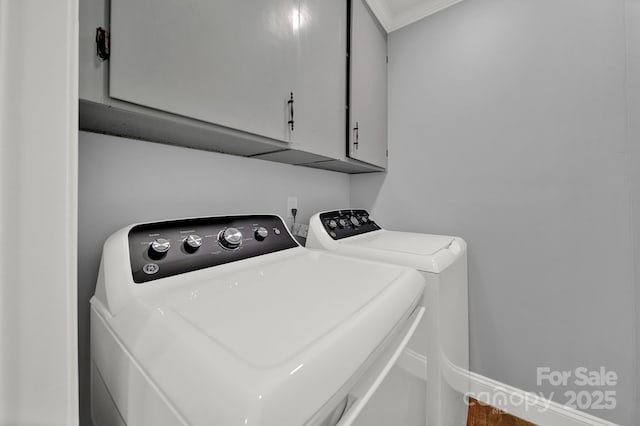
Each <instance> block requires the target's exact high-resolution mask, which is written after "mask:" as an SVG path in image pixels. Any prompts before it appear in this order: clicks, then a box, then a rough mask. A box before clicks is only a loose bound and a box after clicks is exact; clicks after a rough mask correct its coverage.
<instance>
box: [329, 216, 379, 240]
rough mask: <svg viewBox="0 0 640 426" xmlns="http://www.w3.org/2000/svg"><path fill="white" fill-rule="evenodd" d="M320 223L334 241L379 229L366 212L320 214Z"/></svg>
mask: <svg viewBox="0 0 640 426" xmlns="http://www.w3.org/2000/svg"><path fill="white" fill-rule="evenodd" d="M320 222H322V226H324V229H325V230H326V231H327V234H329V236H330V237H331V238H333V239H334V240H340V239H342V238H347V237H353V236H354V235H360V234H365V233H367V232H371V231H377V230H378V229H381V228H380V227H379V226H378V225H376V223H375V222H374V221H373V220H371V217H369V213H368V212H367V211H366V210H336V211H333V212H326V213H321V214H320Z"/></svg>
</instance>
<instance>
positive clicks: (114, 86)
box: [80, 0, 386, 173]
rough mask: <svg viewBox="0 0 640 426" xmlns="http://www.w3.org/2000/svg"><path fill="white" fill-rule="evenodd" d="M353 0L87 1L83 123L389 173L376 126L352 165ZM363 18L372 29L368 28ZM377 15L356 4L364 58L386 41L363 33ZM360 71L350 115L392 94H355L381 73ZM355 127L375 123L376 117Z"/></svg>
mask: <svg viewBox="0 0 640 426" xmlns="http://www.w3.org/2000/svg"><path fill="white" fill-rule="evenodd" d="M351 1H354V3H359V1H358V2H356V1H355V0H262V1H250V0H215V1H212V0H181V1H177V0H83V1H82V2H81V3H80V128H81V129H82V130H87V131H94V132H100V133H107V134H113V135H117V136H126V137H132V138H138V139H143V140H149V141H156V142H161V143H167V144H172V145H179V146H186V147H190V148H197V149H205V150H212V151H219V152H225V153H229V154H235V155H243V156H251V157H256V158H262V159H266V160H272V161H279V162H285V163H290V164H297V165H305V166H310V167H317V168H324V169H329V170H336V171H341V172H348V173H360V172H369V171H380V170H382V168H381V167H379V165H380V164H383V163H381V162H380V161H377V160H372V159H370V158H369V156H368V155H360V153H361V152H362V153H364V151H366V150H367V149H366V148H365V149H364V151H363V150H362V147H363V145H364V144H363V133H362V132H363V131H364V134H367V133H368V132H369V130H361V131H360V132H361V133H360V143H359V146H360V152H355V153H353V155H351V158H349V149H348V148H347V146H346V145H347V144H348V143H349V142H350V141H348V140H347V139H348V138H347V134H349V131H348V129H349V127H350V126H349V124H348V118H347V105H348V92H349V89H348V84H347V83H348V81H347V70H348V65H349V64H348V57H347V44H348V41H349V34H350V33H349V25H350V23H349V12H348V11H349V9H350V7H351V3H350V2H351ZM357 7H360V8H361V9H362V10H359V9H357ZM362 11H365V12H366V13H364V14H363V13H362ZM363 18H364V19H366V20H368V21H370V22H366V23H364V24H363V25H361V24H360V23H359V21H360V20H361V19H363ZM371 19H372V17H371V16H370V15H368V12H367V10H366V8H365V6H364V5H363V4H361V3H360V4H359V5H356V10H355V15H354V22H353V26H354V31H357V32H358V33H360V32H362V34H361V35H357V34H356V36H355V37H354V42H355V43H354V46H352V49H351V50H352V55H353V58H355V59H354V60H355V61H361V62H362V59H366V58H371V57H372V56H375V55H372V53H371V52H368V51H367V50H366V49H371V47H372V45H373V46H378V44H379V40H378V39H379V38H380V34H377V36H376V37H377V38H376V39H375V40H373V41H367V40H366V38H367V37H368V36H369V35H368V34H367V33H366V32H363V31H361V30H359V29H360V28H361V26H364V27H365V28H368V29H369V31H370V30H371V26H372V25H373V26H374V28H375V21H371ZM97 27H104V28H106V29H107V30H108V32H109V34H110V57H109V59H108V60H106V61H101V60H99V59H97V58H96V43H95V34H96V28H97ZM354 34H355V33H354ZM383 40H384V43H385V46H384V49H385V55H386V38H384V37H383ZM360 45H362V46H363V47H364V49H365V51H363V54H362V55H360V54H359V53H356V50H358V49H360ZM376 53H377V52H376ZM385 57H386V56H385ZM351 65H352V66H354V67H355V68H354V70H353V72H352V79H351V84H352V85H354V84H355V85H356V87H355V88H354V90H352V96H351V99H352V101H353V102H355V104H354V106H353V108H352V109H354V110H355V111H361V113H362V111H363V110H364V109H366V108H369V107H370V105H367V103H369V102H372V101H373V102H378V101H380V102H383V103H384V105H383V106H382V108H383V109H384V111H386V91H385V93H384V98H380V99H375V100H372V99H371V97H368V98H367V97H366V96H367V95H368V94H367V93H366V91H365V94H364V95H365V96H360V95H359V94H358V93H360V92H361V87H362V86H363V85H364V86H367V85H369V84H373V85H376V87H377V85H378V80H379V78H380V75H379V73H378V72H377V71H376V73H375V75H372V74H370V70H368V69H366V68H367V65H366V64H364V65H359V63H358V62H353V63H352V64H351ZM385 72H386V70H385ZM356 75H357V77H356ZM372 78H373V81H371V79H372ZM383 78H384V79H385V83H384V87H386V74H385V75H384V77H383ZM361 79H363V81H362V83H360V80H361ZM292 95H293V102H292V103H289V101H290V100H291V96H292ZM367 116H368V117H369V116H370V117H373V119H372V120H371V121H372V122H373V124H374V125H384V126H385V128H386V113H385V117H384V118H383V120H382V121H383V123H379V122H377V121H378V120H379V118H378V117H377V116H372V115H371V114H367ZM357 120H360V121H359V123H361V124H360V127H361V128H367V129H368V128H369V124H364V123H365V122H367V120H369V118H359V119H357ZM291 121H292V123H291ZM370 128H371V129H373V127H370ZM367 137H368V136H367ZM384 140H385V143H386V130H385V135H384ZM384 151H385V152H386V146H385V148H384ZM352 158H355V159H356V160H362V161H356V160H353V159H352ZM365 162H366V163H365ZM383 167H384V165H383Z"/></svg>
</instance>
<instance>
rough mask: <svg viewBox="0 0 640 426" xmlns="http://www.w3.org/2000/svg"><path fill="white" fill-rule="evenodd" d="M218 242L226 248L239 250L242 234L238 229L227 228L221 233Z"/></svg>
mask: <svg viewBox="0 0 640 426" xmlns="http://www.w3.org/2000/svg"><path fill="white" fill-rule="evenodd" d="M218 242H219V243H220V245H221V246H222V247H224V248H228V249H230V250H233V249H237V248H238V247H240V244H242V232H240V231H239V230H238V229H236V228H226V229H225V230H224V231H220V235H218Z"/></svg>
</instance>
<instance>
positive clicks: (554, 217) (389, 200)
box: [351, 0, 640, 425]
mask: <svg viewBox="0 0 640 426" xmlns="http://www.w3.org/2000/svg"><path fill="white" fill-rule="evenodd" d="M633 1H635V2H636V5H637V0H633ZM634 32H635V33H637V31H634ZM636 36H637V34H636ZM625 46H626V43H625V2H624V0H606V1H603V0H588V1H585V0H561V1H558V0H474V1H467V2H462V3H459V4H457V5H456V6H453V7H451V8H450V9H447V10H445V11H443V12H441V13H438V14H436V15H433V16H431V17H429V18H427V19H424V20H422V21H419V22H417V23H415V24H412V25H410V26H408V27H405V28H404V29H401V30H398V31H396V32H393V33H391V34H390V36H389V61H390V65H389V67H390V68H389V97H390V103H389V115H390V130H389V131H390V148H389V163H390V164H389V172H388V174H387V175H386V176H385V175H374V176H366V175H365V176H354V177H352V179H351V182H352V186H351V204H352V206H353V207H358V206H362V207H365V208H370V209H372V210H373V213H374V215H375V218H376V220H378V221H379V222H380V223H382V224H383V225H384V226H386V227H387V228H391V229H399V230H411V231H424V232H432V233H442V234H455V235H460V236H462V237H464V238H465V239H466V240H467V242H468V243H469V248H470V254H469V262H470V264H469V266H470V269H469V276H470V278H469V285H470V322H471V329H470V330H471V367H472V369H473V370H474V371H476V372H478V373H480V374H482V375H485V376H488V377H491V378H493V379H496V380H499V381H501V382H504V383H507V384H509V385H513V386H516V387H518V388H521V389H524V390H528V391H532V392H544V394H545V396H547V397H548V396H549V395H550V393H551V392H555V395H554V396H553V399H554V400H556V401H558V402H560V403H565V402H567V398H566V397H565V396H564V391H565V390H566V389H565V388H563V387H558V388H556V387H551V386H537V385H536V368H537V367H545V366H546V367H550V368H551V369H557V370H573V369H575V368H576V367H580V366H584V367H587V368H589V369H598V368H599V367H600V366H604V367H606V368H607V369H608V370H614V371H615V372H617V373H618V375H619V376H620V380H619V383H618V386H616V387H615V389H614V390H616V391H617V404H618V406H617V408H616V409H615V410H614V411H602V410H600V411H595V410H594V411H592V414H594V415H597V416H599V417H603V418H606V419H608V420H611V421H614V422H618V423H620V424H624V425H632V424H640V423H636V422H635V421H634V420H633V419H634V417H633V416H634V410H635V405H636V403H637V396H636V395H635V393H634V392H635V382H636V381H637V378H636V376H635V368H636V365H635V363H636V361H635V360H636V344H635V340H634V339H635V336H636V334H637V331H638V329H637V324H636V321H637V319H636V317H635V306H634V305H635V296H634V294H635V293H634V281H633V266H634V265H633V257H632V253H631V249H632V239H631V235H632V214H631V213H632V212H631V202H630V201H631V182H632V179H631V177H632V172H631V170H632V168H631V165H632V164H631V162H630V161H629V158H630V156H629V153H630V152H629V151H630V148H629V144H628V137H627V136H628V135H627V120H626V117H627V106H626V90H625V88H626V86H625V85H626V66H625V64H626V49H625ZM636 47H637V45H636ZM636 59H637V58H636ZM636 62H637V61H636ZM638 75H639V73H638V72H637V71H636V73H635V75H634V76H631V78H632V79H637V78H638ZM636 85H637V80H636ZM636 117H637V114H635V115H634V117H633V118H634V119H635V118H636ZM635 135H636V137H635V138H634V140H633V142H634V143H636V144H637V142H638V138H637V136H638V135H639V133H637V129H636V133H635ZM629 140H631V139H629ZM636 164H637V163H636ZM637 169H638V167H634V168H633V170H635V173H636V174H637V173H638V172H637ZM636 216H637V215H636ZM569 389H574V390H576V391H579V390H584V389H586V388H580V387H576V386H569Z"/></svg>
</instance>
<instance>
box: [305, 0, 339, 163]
mask: <svg viewBox="0 0 640 426" xmlns="http://www.w3.org/2000/svg"><path fill="white" fill-rule="evenodd" d="M347 4H348V3H347V1H346V0H320V1H318V0H301V1H300V21H299V27H298V28H299V43H300V44H299V55H298V65H297V84H296V92H295V93H294V96H295V103H294V106H295V108H294V111H295V114H294V117H295V125H294V132H293V141H294V142H296V144H297V145H299V147H300V148H301V149H304V150H305V151H309V152H312V153H314V154H320V155H325V156H329V157H332V158H340V157H341V156H344V152H345V151H344V144H345V125H346V115H345V108H346V94H347V92H346V90H347V77H346V71H347V56H346V55H347Z"/></svg>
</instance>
